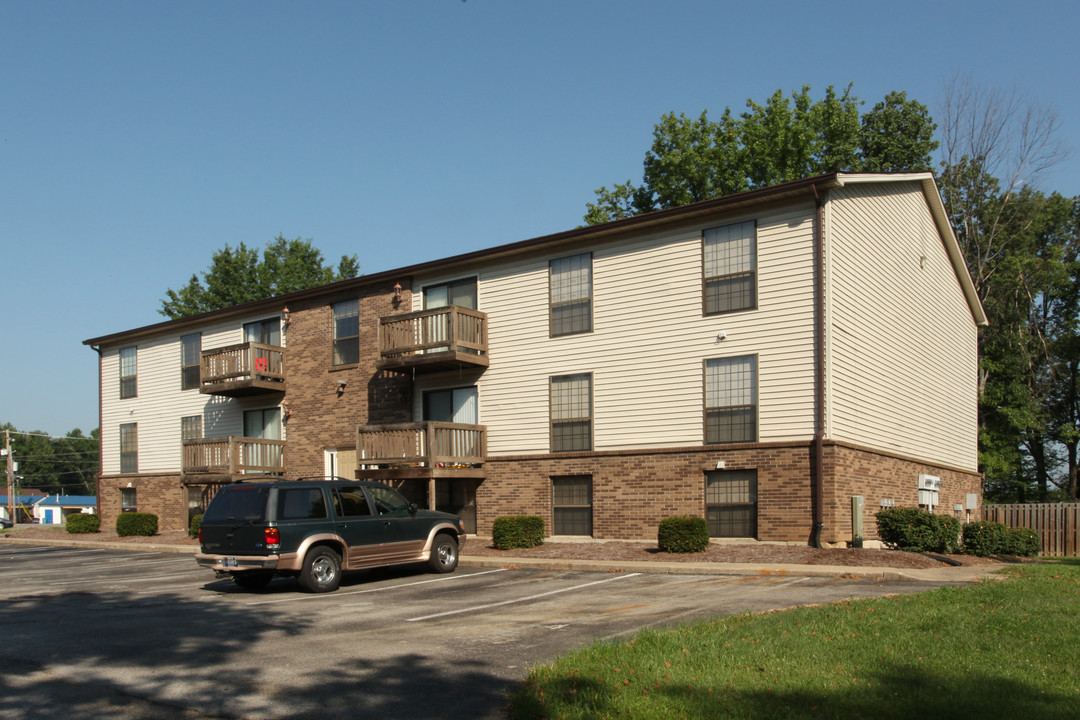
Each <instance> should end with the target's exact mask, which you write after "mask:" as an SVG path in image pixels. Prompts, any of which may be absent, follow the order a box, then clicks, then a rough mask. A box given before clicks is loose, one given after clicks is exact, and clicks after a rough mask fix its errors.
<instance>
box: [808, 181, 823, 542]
mask: <svg viewBox="0 0 1080 720" xmlns="http://www.w3.org/2000/svg"><path fill="white" fill-rule="evenodd" d="M810 189H811V190H812V191H813V193H814V356H815V357H814V447H813V454H814V460H813V462H814V466H813V469H812V470H811V472H810V494H811V498H812V499H811V506H812V510H811V513H812V516H813V528H812V529H811V531H810V546H811V547H815V548H820V547H821V533H822V530H824V528H825V257H824V252H825V242H824V220H825V204H824V202H823V201H822V199H821V195H820V194H819V193H818V187H817V185H816V184H815V185H811V186H810Z"/></svg>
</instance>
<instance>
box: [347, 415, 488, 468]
mask: <svg viewBox="0 0 1080 720" xmlns="http://www.w3.org/2000/svg"><path fill="white" fill-rule="evenodd" d="M486 455H487V428H486V427H484V426H483V425H461V424H458V423H444V422H420V423H401V424H397V425H361V426H360V427H359V428H357V431H356V462H357V477H362V478H364V479H369V480H379V479H411V478H415V479H424V478H427V479H431V478H451V477H462V478H483V477H484V470H483V464H484V457H485V456H486Z"/></svg>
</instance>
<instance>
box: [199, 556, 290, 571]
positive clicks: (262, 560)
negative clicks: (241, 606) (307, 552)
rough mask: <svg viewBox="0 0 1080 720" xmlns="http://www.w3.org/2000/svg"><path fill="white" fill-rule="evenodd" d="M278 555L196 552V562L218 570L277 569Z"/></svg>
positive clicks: (200, 565)
mask: <svg viewBox="0 0 1080 720" xmlns="http://www.w3.org/2000/svg"><path fill="white" fill-rule="evenodd" d="M278 560H279V557H278V556H277V555H253V556H252V555H209V554H206V553H195V562H197V563H199V567H204V568H209V569H210V570H217V571H218V572H236V571H238V570H277V569H278Z"/></svg>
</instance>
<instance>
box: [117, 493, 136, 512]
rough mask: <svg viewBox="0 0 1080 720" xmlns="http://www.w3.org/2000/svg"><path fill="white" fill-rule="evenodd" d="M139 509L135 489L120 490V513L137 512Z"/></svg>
mask: <svg viewBox="0 0 1080 720" xmlns="http://www.w3.org/2000/svg"><path fill="white" fill-rule="evenodd" d="M138 509H139V505H138V501H137V496H136V494H135V488H120V512H137V511H138Z"/></svg>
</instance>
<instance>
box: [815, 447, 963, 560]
mask: <svg viewBox="0 0 1080 720" xmlns="http://www.w3.org/2000/svg"><path fill="white" fill-rule="evenodd" d="M920 473H926V474H929V475H936V476H938V477H940V478H941V491H940V493H939V498H938V506H937V507H935V508H934V513H935V514H945V515H952V514H954V510H953V506H954V505H961V506H965V507H966V501H967V495H968V493H975V494H977V495H978V496H979V507H982V475H980V474H979V473H975V472H970V471H964V470H958V469H955V468H948V467H943V466H940V465H931V464H927V463H920V462H918V461H915V460H911V459H905V458H902V457H898V456H893V455H889V454H886V453H880V452H876V451H873V450H869V449H867V448H860V447H857V446H853V445H845V444H840V443H828V444H826V447H825V474H826V477H831V478H832V481H831V482H830V483H827V484H826V486H825V518H824V519H825V531H824V533H823V534H822V540H823V541H824V542H830V543H833V542H836V543H839V542H847V541H849V540H851V538H852V531H851V528H852V518H851V496H852V495H862V496H863V499H864V504H863V538H864V539H867V540H876V539H877V538H878V534H877V520H876V519H875V518H874V513H876V512H877V511H878V510H880V509H881V501H882V500H892V501H893V502H894V503H895V505H896V507H917V506H918V504H919V492H918V485H917V483H918V478H919V475H920ZM959 519H960V522H964V523H966V522H970V521H972V520H977V519H979V515H978V513H977V512H976V513H973V514H972V515H971V517H969V514H968V512H967V510H966V509H965V510H963V511H961V514H960V518H959Z"/></svg>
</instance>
